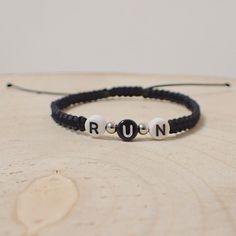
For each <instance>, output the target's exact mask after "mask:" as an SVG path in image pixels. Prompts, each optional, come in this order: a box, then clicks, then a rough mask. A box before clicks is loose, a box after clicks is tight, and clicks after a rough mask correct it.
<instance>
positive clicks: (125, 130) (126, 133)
mask: <svg viewBox="0 0 236 236" xmlns="http://www.w3.org/2000/svg"><path fill="white" fill-rule="evenodd" d="M117 133H118V135H119V137H120V138H121V139H123V141H131V140H132V139H134V138H135V137H136V136H137V134H138V126H137V124H136V123H135V122H134V121H133V120H122V121H121V122H120V123H119V124H118V125H117Z"/></svg>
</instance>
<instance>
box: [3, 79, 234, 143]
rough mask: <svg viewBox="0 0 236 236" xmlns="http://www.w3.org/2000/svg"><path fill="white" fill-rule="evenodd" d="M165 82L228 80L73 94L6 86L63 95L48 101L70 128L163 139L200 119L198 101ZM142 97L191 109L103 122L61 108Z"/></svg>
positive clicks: (54, 114)
mask: <svg viewBox="0 0 236 236" xmlns="http://www.w3.org/2000/svg"><path fill="white" fill-rule="evenodd" d="M167 86H227V87H229V86H230V84H229V83H223V84H222V83H209V84H208V83H207V84H205V83H177V84H162V85H155V86H151V87H148V88H143V87H138V86H134V87H127V86H126V87H114V88H111V89H101V90H94V91H89V92H81V93H76V94H68V93H62V92H49V91H39V90H33V89H28V88H24V87H21V86H17V85H14V84H11V83H8V84H7V87H13V88H16V89H18V90H21V91H25V92H31V93H37V94H48V95H66V96H64V97H62V98H60V99H58V100H56V101H53V102H52V103H51V117H52V118H53V120H54V121H55V122H56V123H58V124H59V125H61V126H64V127H66V128H69V129H73V130H79V131H81V132H87V133H88V134H89V135H91V136H93V137H99V136H102V135H103V134H104V133H105V131H107V132H108V133H110V134H114V133H115V132H117V134H118V136H119V137H120V138H121V139H122V140H124V141H131V140H133V139H134V138H135V137H136V136H137V134H138V133H140V134H141V135H145V134H147V133H149V134H150V135H151V136H152V137H153V138H154V139H163V138H166V137H168V136H169V135H170V134H174V133H179V132H182V131H187V130H189V129H191V128H193V127H194V126H195V125H196V124H197V122H198V121H199V119H200V115H201V113H200V106H199V105H198V103H197V102H196V101H195V100H193V99H192V98H190V97H189V96H186V95H184V94H182V93H177V92H171V91H168V90H161V89H159V88H160V87H167ZM140 96H141V97H143V98H145V99H148V98H149V99H159V100H168V101H171V102H175V103H178V104H180V105H183V106H185V107H186V108H187V109H188V110H190V111H191V114H190V115H188V116H182V117H179V118H175V119H169V120H165V119H163V118H159V117H156V118H154V119H152V120H151V121H150V122H148V123H147V124H146V123H140V124H138V125H137V124H136V123H135V122H134V121H133V120H131V119H124V120H122V121H120V122H119V123H118V124H115V123H114V122H106V120H105V119H104V118H103V117H101V116H100V115H93V116H90V117H89V118H86V117H84V116H75V115H70V114H67V113H65V112H64V109H66V108H68V107H70V106H73V105H74V106H75V105H77V104H83V103H89V102H93V101H96V100H100V99H105V98H109V97H140Z"/></svg>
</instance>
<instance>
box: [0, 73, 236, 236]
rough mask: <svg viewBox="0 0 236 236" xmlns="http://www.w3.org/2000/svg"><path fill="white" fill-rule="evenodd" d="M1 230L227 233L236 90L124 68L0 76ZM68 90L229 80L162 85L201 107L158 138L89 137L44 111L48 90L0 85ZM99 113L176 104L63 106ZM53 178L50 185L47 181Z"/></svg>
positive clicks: (234, 172)
mask: <svg viewBox="0 0 236 236" xmlns="http://www.w3.org/2000/svg"><path fill="white" fill-rule="evenodd" d="M0 79H1V85H0V105H1V116H0V130H1V136H0V151H1V152H0V154H1V155H0V158H1V165H0V177H1V178H0V209H1V210H0V235H1V236H4V235H6V236H7V235H8V236H13V235H14V236H17V235H19V236H23V235H24V236H33V235H34V236H36V235H37V236H55V235H57V236H62V235H70V236H74V235H83V236H85V235H86V236H110V235H113V236H116V235H117V236H120V235H122V236H147V235H148V236H149V235H150V236H156V235H166V236H169V235H181V236H183V235H186V236H198V235H201V236H202V235H203V236H204V235H206V236H211V235H214V236H221V235H227V236H231V235H232V236H233V235H236V123H235V120H236V109H235V103H236V91H235V85H236V83H235V81H233V80H232V81H230V80H229V79H226V78H213V77H212V78H208V77H188V76H155V75H128V74H58V75H56V74H55V75H54V74H51V75H46V74H44V75H43V74H42V75H14V76H13V75H12V76H1V77H0ZM9 81H10V82H14V83H17V84H18V85H22V86H26V87H30V88H35V89H42V90H45V89H46V90H52V91H65V92H76V91H83V90H90V89H96V88H104V87H112V86H116V85H117V86H118V85H143V86H150V85H154V84H160V83H171V82H188V81H189V82H226V81H227V82H231V84H232V87H231V88H225V87H214V88H213V87H178V88H174V87H173V88H171V89H172V90H175V91H180V92H183V93H186V94H189V95H190V96H192V97H193V98H194V99H196V100H197V101H198V102H199V103H200V105H201V109H202V114H203V116H202V118H201V121H200V122H199V124H198V125H197V127H196V128H195V129H193V130H192V131H190V132H188V133H185V134H182V135H179V136H177V137H173V138H170V139H168V140H163V141H157V140H152V139H151V138H148V137H147V136H145V137H143V136H139V137H138V138H137V139H136V141H135V142H130V143H125V142H122V141H120V140H119V139H118V138H117V136H116V135H109V134H107V135H106V136H105V137H104V138H100V139H96V138H91V137H88V136H86V135H80V134H78V132H71V131H69V130H66V129H64V128H62V127H59V126H58V125H56V124H55V123H54V122H53V121H52V120H51V118H50V102H51V101H52V100H54V99H56V98H57V96H49V95H36V94H29V93H24V92H19V91H16V90H14V89H7V88H6V87H5V83H7V82H9ZM68 112H71V113H72V114H82V115H85V116H89V115H92V114H100V115H102V116H104V117H106V118H107V120H114V121H115V122H118V121H120V120H121V119H123V118H131V119H134V120H135V121H136V122H141V121H148V120H150V119H152V118H153V117H156V116H160V117H163V118H172V117H177V116H181V115H183V114H188V113H189V112H188V111H187V110H186V109H185V108H183V107H181V106H178V105H176V104H172V103H169V102H164V101H163V102H160V101H153V100H146V101H144V100H142V99H139V98H137V99H127V98H125V99H109V100H108V101H105V100H103V101H99V102H95V103H91V104H86V105H82V106H78V107H76V108H73V109H71V110H68ZM53 183H55V184H53Z"/></svg>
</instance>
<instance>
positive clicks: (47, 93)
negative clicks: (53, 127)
mask: <svg viewBox="0 0 236 236" xmlns="http://www.w3.org/2000/svg"><path fill="white" fill-rule="evenodd" d="M173 86H225V87H230V86H231V85H230V83H171V84H159V85H153V86H150V87H147V88H146V89H147V90H148V89H155V88H161V87H173ZM6 87H8V88H14V89H17V90H20V91H23V92H29V93H36V94H45V95H62V96H66V95H70V94H72V93H66V92H52V91H44V90H35V89H29V88H25V87H22V86H19V85H15V84H12V83H7V84H6Z"/></svg>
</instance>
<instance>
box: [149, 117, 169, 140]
mask: <svg viewBox="0 0 236 236" xmlns="http://www.w3.org/2000/svg"><path fill="white" fill-rule="evenodd" d="M148 128H149V133H150V135H151V136H152V137H153V138H155V139H164V138H165V137H166V136H168V134H169V132H170V125H169V123H168V121H167V120H164V119H162V118H154V119H153V120H151V121H150V122H149V123H148Z"/></svg>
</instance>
